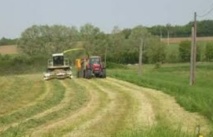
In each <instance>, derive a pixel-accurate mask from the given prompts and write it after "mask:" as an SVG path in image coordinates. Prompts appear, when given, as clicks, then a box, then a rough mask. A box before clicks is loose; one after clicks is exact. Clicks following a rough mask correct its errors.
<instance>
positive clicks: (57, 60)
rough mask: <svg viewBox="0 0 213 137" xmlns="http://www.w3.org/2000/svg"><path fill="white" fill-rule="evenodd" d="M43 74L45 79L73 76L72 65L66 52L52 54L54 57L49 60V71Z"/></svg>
mask: <svg viewBox="0 0 213 137" xmlns="http://www.w3.org/2000/svg"><path fill="white" fill-rule="evenodd" d="M43 76H44V80H49V79H53V78H57V79H64V78H72V71H71V66H70V64H69V60H68V59H67V58H65V57H64V53H55V54H52V59H49V60H48V63H47V71H46V72H45V73H44V75H43Z"/></svg>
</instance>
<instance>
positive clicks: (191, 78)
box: [189, 27, 194, 85]
mask: <svg viewBox="0 0 213 137" xmlns="http://www.w3.org/2000/svg"><path fill="white" fill-rule="evenodd" d="M189 84H190V85H193V84H194V27H192V42H191V57H190V80H189Z"/></svg>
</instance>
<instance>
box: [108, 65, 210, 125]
mask: <svg viewBox="0 0 213 137" xmlns="http://www.w3.org/2000/svg"><path fill="white" fill-rule="evenodd" d="M108 74H110V76H112V77H115V78H118V79H122V80H125V81H128V82H131V83H135V84H137V85H140V86H145V87H150V88H154V89H159V90H162V91H164V92H165V93H168V94H170V95H172V96H174V97H175V98H176V100H177V102H178V103H179V104H181V106H183V107H184V108H185V109H187V110H189V111H192V112H199V113H200V114H202V115H204V116H205V117H207V118H208V119H209V120H210V121H211V123H213V111H212V104H213V92H212V89H213V80H212V77H213V64H212V63H199V64H198V65H197V69H196V84H195V85H194V86H189V64H172V65H162V67H161V68H159V69H154V65H144V66H143V74H142V76H138V71H137V67H135V66H132V67H130V68H129V69H125V70H124V69H114V70H109V71H108Z"/></svg>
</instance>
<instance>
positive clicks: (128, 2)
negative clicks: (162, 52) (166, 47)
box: [0, 0, 213, 38]
mask: <svg viewBox="0 0 213 137" xmlns="http://www.w3.org/2000/svg"><path fill="white" fill-rule="evenodd" d="M212 8H213V1H212V0H0V38H2V37H6V38H18V37H20V36H21V33H22V32H23V31H24V30H25V29H27V28H28V27H31V26H32V25H54V24H58V25H66V26H76V27H78V28H79V27H80V26H82V25H84V24H86V23H91V24H92V25H94V26H97V27H99V28H100V29H101V30H102V31H104V32H106V33H110V32H111V31H112V29H113V27H114V26H119V28H120V29H123V28H133V27H135V26H137V25H143V26H154V25H166V24H168V23H169V24H172V25H185V24H187V23H188V22H189V21H192V20H193V14H194V12H197V14H198V15H203V14H205V13H207V12H208V11H209V10H211V9H212ZM203 19H213V12H211V13H210V14H208V15H207V16H205V17H203V18H198V20H203Z"/></svg>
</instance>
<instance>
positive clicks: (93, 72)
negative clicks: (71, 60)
mask: <svg viewBox="0 0 213 137" xmlns="http://www.w3.org/2000/svg"><path fill="white" fill-rule="evenodd" d="M75 66H76V68H77V77H83V78H88V79H89V78H92V77H100V78H106V67H105V65H104V63H103V62H102V60H101V57H100V56H90V57H88V58H82V59H76V61H75Z"/></svg>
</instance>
